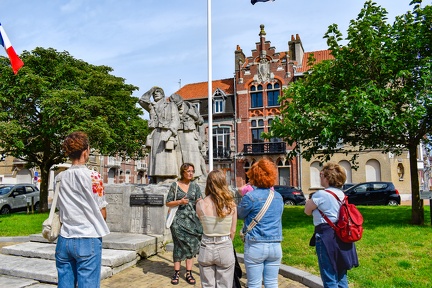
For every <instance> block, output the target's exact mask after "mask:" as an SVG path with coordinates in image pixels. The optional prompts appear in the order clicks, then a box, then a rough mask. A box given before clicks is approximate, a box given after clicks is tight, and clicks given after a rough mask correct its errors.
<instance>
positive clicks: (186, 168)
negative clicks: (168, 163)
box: [180, 163, 195, 180]
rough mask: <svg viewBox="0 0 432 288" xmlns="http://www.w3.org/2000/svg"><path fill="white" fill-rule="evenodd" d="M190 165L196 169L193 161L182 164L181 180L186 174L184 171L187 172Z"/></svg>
mask: <svg viewBox="0 0 432 288" xmlns="http://www.w3.org/2000/svg"><path fill="white" fill-rule="evenodd" d="M189 167H192V168H193V169H194V170H195V166H194V165H193V164H192V163H183V164H182V165H181V166H180V180H183V178H184V176H183V173H184V172H186V171H187V170H188V169H189Z"/></svg>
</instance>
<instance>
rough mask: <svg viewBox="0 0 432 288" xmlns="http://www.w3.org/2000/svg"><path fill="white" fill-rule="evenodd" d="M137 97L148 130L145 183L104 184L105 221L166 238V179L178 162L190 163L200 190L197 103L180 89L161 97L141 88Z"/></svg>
mask: <svg viewBox="0 0 432 288" xmlns="http://www.w3.org/2000/svg"><path fill="white" fill-rule="evenodd" d="M168 100H169V101H168ZM138 103H139V104H140V105H141V107H143V108H144V109H145V110H146V111H148V113H149V114H150V119H149V121H148V127H149V128H150V130H151V132H150V134H149V136H148V137H147V140H146V146H147V147H149V148H150V153H149V160H150V161H149V168H148V175H149V176H150V177H151V184H149V185H142V184H141V185H133V184H128V185H125V184H121V185H118V184H117V185H116V184H111V185H106V186H105V193H106V199H107V201H108V203H109V205H108V206H107V210H108V211H107V214H108V215H109V216H108V217H107V223H108V226H109V228H110V230H111V231H113V232H124V233H138V234H148V235H156V236H158V239H163V240H162V241H163V242H166V241H169V240H170V239H171V233H170V230H169V229H166V228H165V218H166V215H167V212H168V208H167V207H166V206H165V200H166V196H167V194H168V190H169V187H170V185H171V183H172V182H174V181H175V180H176V179H177V177H178V176H179V175H178V173H179V169H180V166H181V164H183V163H185V162H188V163H192V164H193V165H194V166H195V176H196V177H198V181H199V183H198V184H199V186H200V188H201V190H202V192H204V184H205V181H206V178H207V170H206V165H205V161H204V157H203V153H205V148H204V145H203V139H202V138H201V137H200V134H199V133H198V131H199V127H200V126H201V125H202V124H203V122H204V120H203V118H202V117H201V115H200V114H199V111H198V109H196V107H195V106H193V105H191V104H190V103H188V102H186V101H183V99H182V98H181V96H180V95H177V94H173V95H172V96H171V97H169V99H166V98H165V93H164V91H163V89H162V88H160V87H152V88H151V89H150V90H149V91H147V92H145V93H144V94H143V95H142V97H141V98H140V99H139V102H138Z"/></svg>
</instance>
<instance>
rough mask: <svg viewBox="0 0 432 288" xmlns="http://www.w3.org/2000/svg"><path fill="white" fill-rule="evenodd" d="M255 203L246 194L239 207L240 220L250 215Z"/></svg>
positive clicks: (238, 215)
mask: <svg viewBox="0 0 432 288" xmlns="http://www.w3.org/2000/svg"><path fill="white" fill-rule="evenodd" d="M252 202H253V201H252V200H251V199H250V197H249V196H248V195H247V194H246V195H245V196H243V198H242V200H241V202H240V204H239V206H238V207H237V217H238V218H240V219H244V218H246V216H247V215H248V214H249V213H250V211H251V210H252V207H253V203H252Z"/></svg>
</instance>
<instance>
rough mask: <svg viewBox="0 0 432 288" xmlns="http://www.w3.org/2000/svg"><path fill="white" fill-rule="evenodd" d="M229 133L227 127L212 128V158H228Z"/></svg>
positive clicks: (229, 151)
mask: <svg viewBox="0 0 432 288" xmlns="http://www.w3.org/2000/svg"><path fill="white" fill-rule="evenodd" d="M230 134H231V129H230V128H229V127H214V128H213V157H214V158H219V159H221V158H230V156H231V149H230Z"/></svg>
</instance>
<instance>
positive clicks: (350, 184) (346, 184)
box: [342, 183, 356, 191]
mask: <svg viewBox="0 0 432 288" xmlns="http://www.w3.org/2000/svg"><path fill="white" fill-rule="evenodd" d="M354 185H356V184H355V183H345V184H343V185H342V191H345V190H348V188H351V187H352V186H354Z"/></svg>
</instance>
